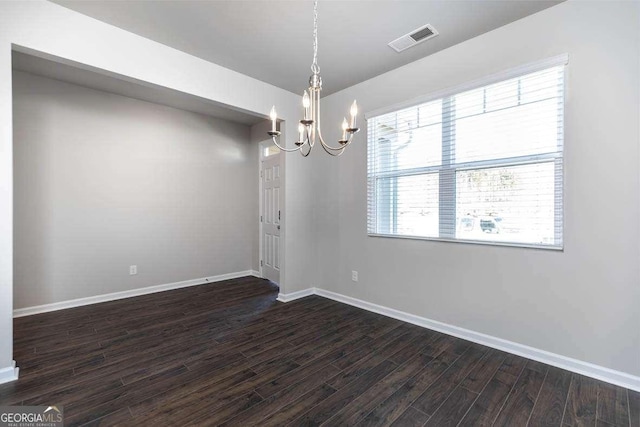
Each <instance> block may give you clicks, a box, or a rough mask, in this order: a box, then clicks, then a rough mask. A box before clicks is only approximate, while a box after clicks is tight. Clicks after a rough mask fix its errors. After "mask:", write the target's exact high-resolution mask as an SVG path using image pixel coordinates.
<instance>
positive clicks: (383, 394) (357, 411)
mask: <svg viewBox="0 0 640 427" xmlns="http://www.w3.org/2000/svg"><path fill="white" fill-rule="evenodd" d="M396 360H397V359H396ZM432 360H433V358H432V357H431V356H425V355H422V354H417V355H414V356H413V357H412V358H411V359H410V360H408V361H407V362H406V363H405V364H403V365H401V366H399V367H398V368H397V369H396V370H395V371H393V372H392V373H391V374H389V375H387V376H386V377H385V378H384V379H383V380H382V381H380V382H378V383H377V384H375V385H374V386H373V387H370V388H369V389H368V390H367V391H366V392H364V393H362V394H361V395H360V397H358V398H357V399H354V400H352V401H351V402H350V403H349V404H348V405H346V406H345V407H344V408H343V409H342V410H341V411H339V412H337V413H336V414H335V415H333V416H332V417H331V418H330V419H329V420H328V421H326V424H327V425H355V424H356V423H357V422H358V421H360V420H361V419H363V418H364V417H365V416H367V415H368V414H369V412H371V410H372V409H373V408H375V407H376V406H377V405H378V403H380V402H382V401H383V400H385V399H386V398H387V397H389V396H391V395H392V394H393V393H395V391H396V390H398V389H399V388H400V387H401V386H402V385H404V383H406V382H407V381H408V380H409V379H411V378H413V377H414V376H415V375H417V374H418V372H420V371H421V370H422V369H423V368H424V367H425V366H426V365H427V364H428V363H429V362H431V361H432Z"/></svg>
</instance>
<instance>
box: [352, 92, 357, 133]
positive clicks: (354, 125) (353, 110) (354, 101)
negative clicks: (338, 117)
mask: <svg viewBox="0 0 640 427" xmlns="http://www.w3.org/2000/svg"><path fill="white" fill-rule="evenodd" d="M357 114H358V104H356V100H355V99H354V100H353V104H351V128H355V127H356V115H357Z"/></svg>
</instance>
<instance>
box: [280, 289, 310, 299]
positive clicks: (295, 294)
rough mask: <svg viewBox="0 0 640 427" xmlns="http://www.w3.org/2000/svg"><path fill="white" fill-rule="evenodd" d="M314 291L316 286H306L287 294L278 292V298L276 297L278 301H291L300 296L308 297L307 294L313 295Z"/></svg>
mask: <svg viewBox="0 0 640 427" xmlns="http://www.w3.org/2000/svg"><path fill="white" fill-rule="evenodd" d="M315 293H316V288H307V289H303V290H301V291H298V292H291V293H289V294H282V293H280V294H278V298H276V299H277V300H278V301H280V302H291V301H294V300H297V299H300V298H304V297H308V296H309V295H313V294H315Z"/></svg>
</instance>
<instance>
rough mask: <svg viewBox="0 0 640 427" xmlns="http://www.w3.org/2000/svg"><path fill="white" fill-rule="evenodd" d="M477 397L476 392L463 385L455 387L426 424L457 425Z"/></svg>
mask: <svg viewBox="0 0 640 427" xmlns="http://www.w3.org/2000/svg"><path fill="white" fill-rule="evenodd" d="M477 397H478V394H477V393H474V392H472V391H469V390H467V389H466V388H464V387H460V386H458V387H456V388H455V389H454V390H453V392H452V393H451V394H450V395H449V396H448V397H447V399H446V400H445V401H444V403H443V404H442V405H441V406H440V407H439V408H438V409H436V411H435V413H434V414H433V415H432V416H431V418H429V422H428V423H427V424H426V425H428V426H435V427H447V426H452V427H455V426H457V425H458V423H459V422H460V421H461V420H462V418H463V417H464V416H465V414H466V413H467V410H468V409H469V407H470V406H471V404H472V403H473V402H474V401H475V400H476V398H477Z"/></svg>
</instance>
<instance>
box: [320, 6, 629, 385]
mask: <svg viewBox="0 0 640 427" xmlns="http://www.w3.org/2000/svg"><path fill="white" fill-rule="evenodd" d="M589 28H590V29H594V28H599V29H600V30H598V31H587V30H585V29H589ZM562 53H568V54H569V65H568V68H567V102H566V128H565V130H566V138H565V161H566V163H565V234H564V238H565V250H564V252H554V251H545V250H534V249H522V248H508V247H492V246H480V245H469V244H462V243H443V242H429V241H417V240H403V239H388V238H377V237H368V236H367V225H366V220H367V210H366V207H367V186H366V176H367V169H366V165H367V160H366V132H361V133H360V134H358V135H357V137H356V141H355V142H354V143H353V145H352V146H351V147H350V149H349V150H347V152H346V153H345V154H344V155H343V156H342V157H340V158H339V159H338V160H337V161H336V159H326V158H321V157H322V156H315V157H314V159H312V160H313V161H314V165H313V167H314V170H311V171H310V172H309V173H311V174H313V175H314V176H317V177H321V178H320V179H319V180H318V182H317V185H316V186H315V187H314V192H315V195H316V205H315V209H316V211H317V212H318V219H319V221H318V222H317V224H316V227H317V231H316V233H317V236H318V243H319V244H320V245H321V246H320V247H319V250H318V252H319V254H320V264H321V268H320V270H319V272H318V273H317V274H316V277H317V282H315V285H316V286H319V287H321V288H325V289H328V290H331V291H335V292H338V293H341V294H345V295H348V296H352V297H355V298H359V299H362V300H365V301H369V302H373V303H377V304H381V305H384V306H387V307H391V308H395V309H398V310H402V311H406V312H409V313H412V314H416V315H420V316H423V317H427V318H430V319H434V320H438V321H442V322H446V323H448V324H451V325H455V326H459V327H463V328H466V329H470V330H473V331H477V332H481V333H485V334H489V335H492V336H495V337H499V338H503V339H506V340H510V341H514V342H517V343H521V344H526V345H529V346H532V347H535V348H538V349H542V350H547V351H551V352H553V353H556V354H560V355H564V356H568V357H572V358H576V359H579V360H583V361H587V362H591V363H595V364H597V365H600V366H605V367H609V368H613V369H616V370H619V371H623V372H627V373H630V374H633V375H640V327H639V326H640V309H639V307H640V271H639V265H640V231H639V224H640V221H639V218H640V172H639V171H640V150H639V147H640V132H639V130H640V129H639V126H638V125H639V123H638V120H639V117H640V110H639V105H640V4H639V3H637V2H579V1H568V2H566V3H562V4H560V5H558V6H554V7H552V8H549V9H547V10H545V11H542V12H540V13H537V14H535V15H532V16H530V17H528V18H525V19H522V20H520V21H517V22H515V23H512V24H510V25H507V26H505V27H502V28H499V29H497V30H495V31H492V32H490V33H487V34H485V35H482V36H480V37H477V38H475V39H472V40H469V41H467V42H464V43H461V44H459V45H457V46H454V47H452V48H450V49H447V50H445V51H442V52H439V53H437V54H435V55H432V56H430V57H428V58H425V59H423V60H420V61H417V62H414V63H412V64H409V65H407V66H405V67H402V68H399V69H397V70H394V71H391V72H389V73H386V74H383V75H381V76H379V77H376V78H374V79H371V80H369V81H366V82H363V83H361V84H359V85H356V86H353V87H351V88H349V89H346V90H344V91H342V92H339V93H336V94H334V95H331V96H329V97H327V98H325V99H324V106H323V111H324V112H325V117H323V119H322V121H323V123H324V124H325V126H332V125H334V126H335V127H334V128H333V129H337V126H338V124H339V123H340V121H341V118H342V116H343V115H344V114H345V113H346V112H347V111H348V108H349V105H350V103H351V102H352V101H353V99H354V98H355V99H357V100H358V104H359V105H360V107H361V109H362V110H364V111H365V112H366V111H373V110H376V109H379V108H383V107H386V106H391V105H394V104H396V103H399V102H403V101H406V100H410V99H412V98H414V97H416V96H419V95H427V94H429V93H433V92H436V91H438V90H441V89H445V88H448V87H453V86H456V85H459V84H463V83H467V82H470V81H473V80H475V79H478V78H482V77H485V76H488V75H491V74H493V73H496V72H500V71H503V70H507V69H509V68H512V67H516V66H520V65H523V64H526V63H529V62H532V61H536V60H541V59H545V58H549V57H552V56H554V55H558V54H562ZM362 126H363V127H365V123H363V124H362ZM328 129H331V128H330V127H329V128H328ZM326 133H327V135H326V136H329V135H330V134H331V132H329V131H327V132H326ZM333 136H337V135H336V132H333ZM318 154H320V153H318ZM316 190H317V192H316ZM351 270H358V271H359V282H357V283H354V282H352V281H351Z"/></svg>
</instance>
